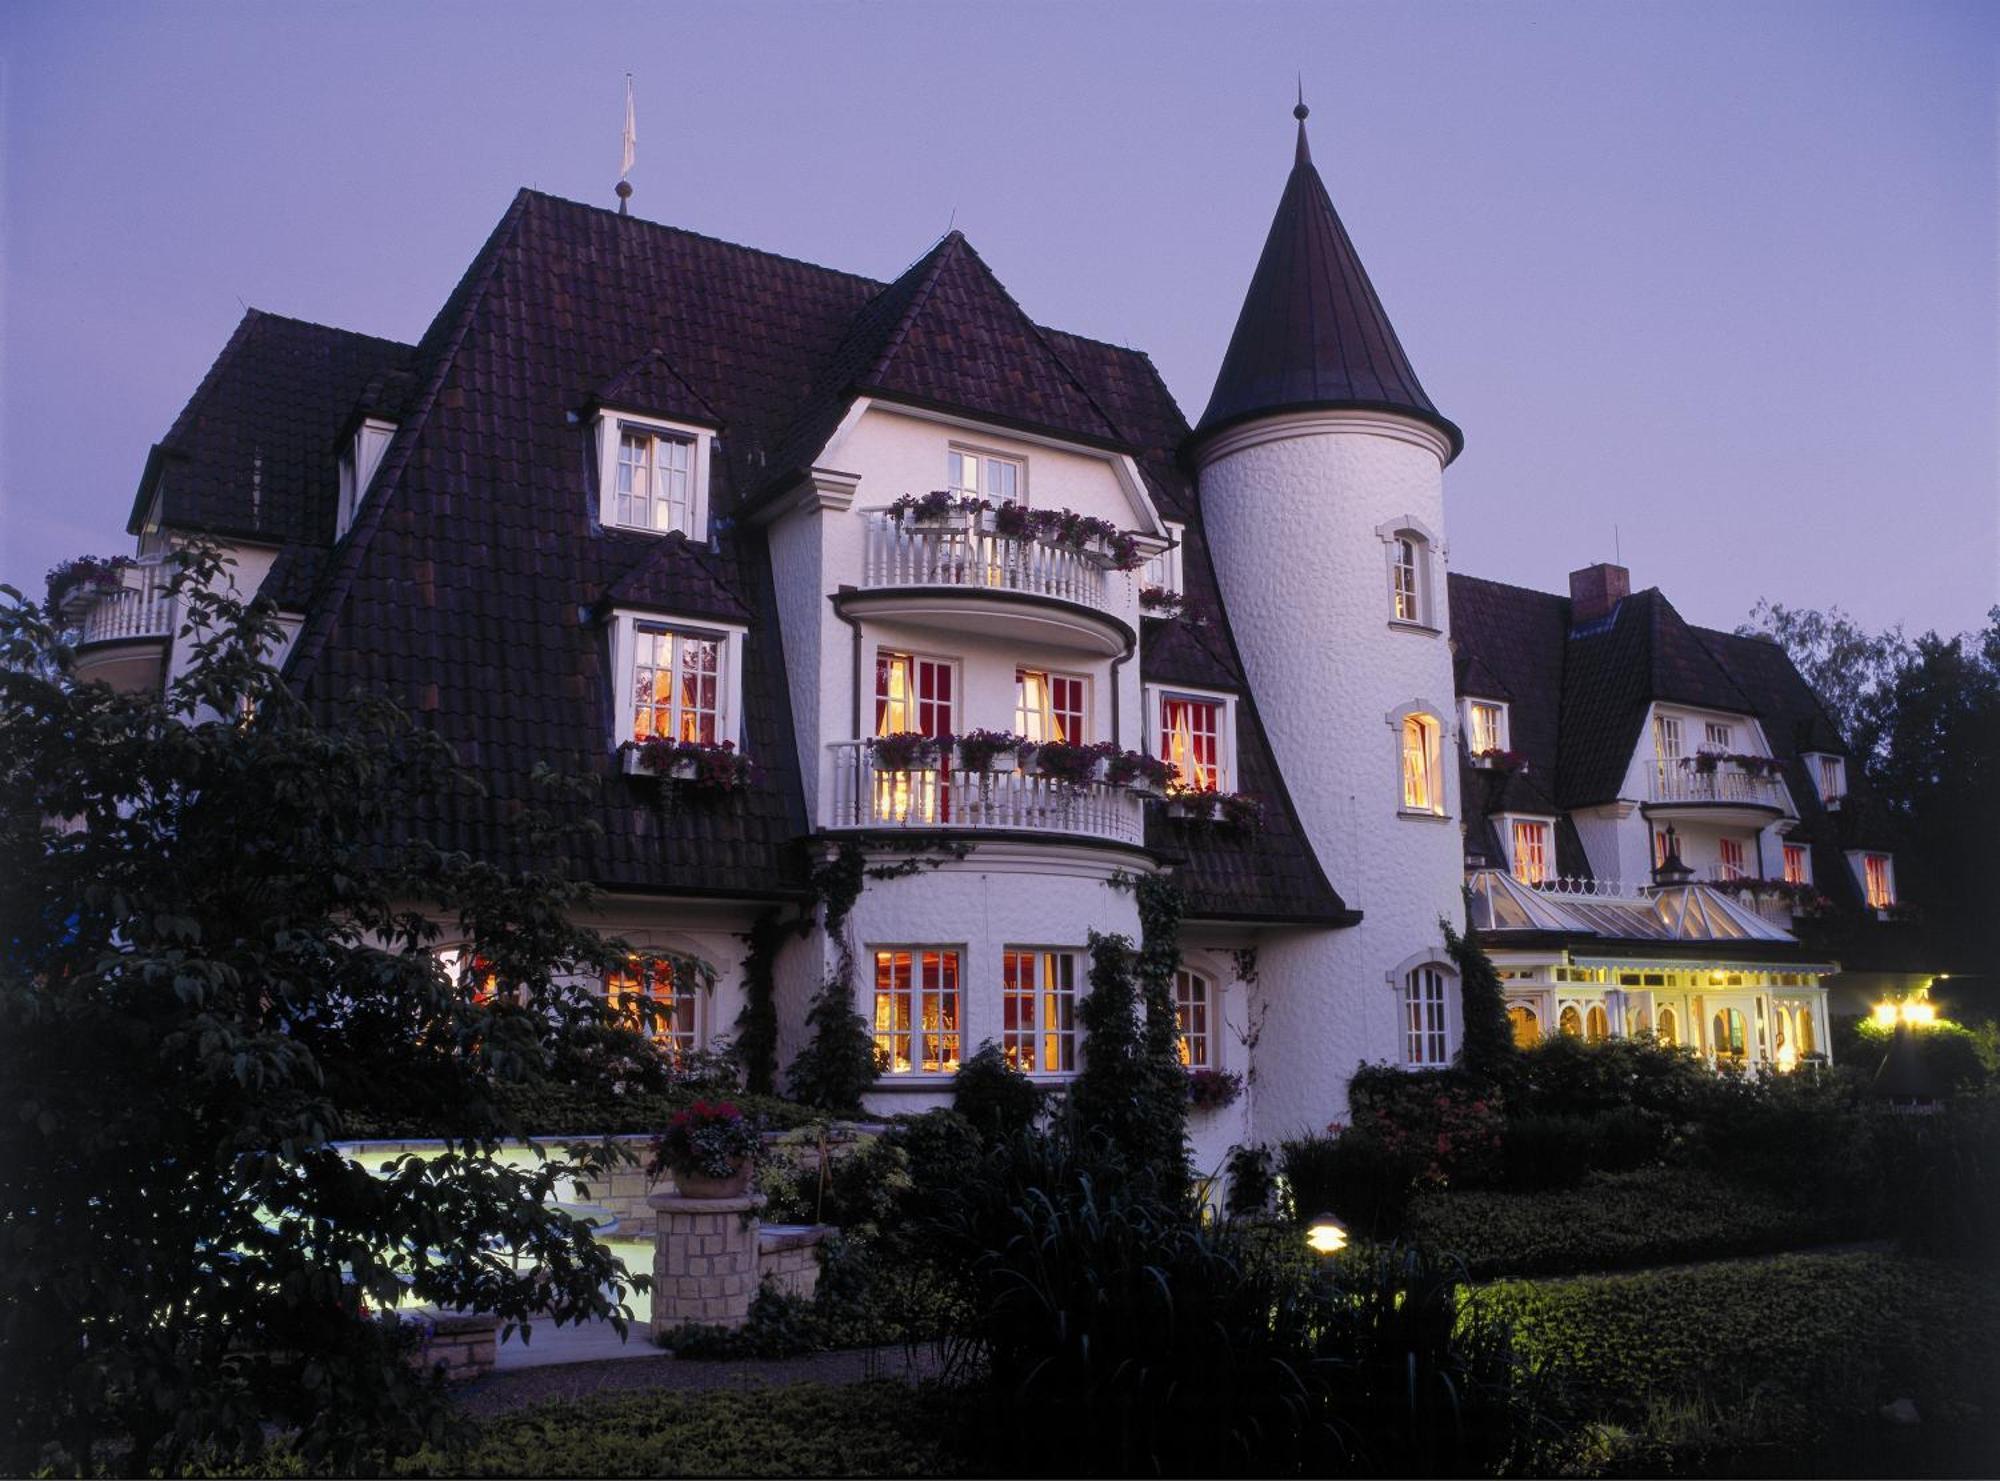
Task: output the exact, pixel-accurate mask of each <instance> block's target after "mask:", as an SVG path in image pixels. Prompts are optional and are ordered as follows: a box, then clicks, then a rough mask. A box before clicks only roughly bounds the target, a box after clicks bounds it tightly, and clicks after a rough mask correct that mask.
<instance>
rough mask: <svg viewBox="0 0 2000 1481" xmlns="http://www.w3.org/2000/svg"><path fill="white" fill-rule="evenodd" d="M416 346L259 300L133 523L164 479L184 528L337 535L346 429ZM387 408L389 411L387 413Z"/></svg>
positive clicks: (165, 441)
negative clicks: (339, 448) (267, 307)
mask: <svg viewBox="0 0 2000 1481" xmlns="http://www.w3.org/2000/svg"><path fill="white" fill-rule="evenodd" d="M410 354H411V349H410V347H409V346H408V345H404V344H398V343H396V342H395V341H394V340H387V339H376V338H374V337H373V336H371V335H366V334H353V333H350V332H349V331H348V330H345V329H329V328H328V327H326V326H325V325H323V324H308V323H305V322H304V321H303V320H299V319H287V318H284V317H283V316H281V315H278V314H267V313H265V312H263V311H262V310H261V309H250V310H248V311H246V312H245V313H244V315H243V318H242V320H241V322H239V323H238V324H237V326H236V332H235V333H234V334H233V335H232V336H231V337H230V340H229V343H228V344H226V345H224V346H223V349H222V353H221V354H220V355H218V356H216V359H215V364H214V365H213V366H211V367H210V368H209V372H208V374H207V375H206V376H204V377H203V378H202V382H201V384H200V385H199V386H198V387H196V388H195V393H194V395H193V396H192V397H191V398H190V399H189V401H188V404H187V406H186V408H185V409H184V410H183V411H182V412H181V414H180V416H179V417H178V418H176V419H175V421H174V424H173V426H172V427H171V428H170V429H169V430H168V432H167V435H166V436H165V437H164V438H162V439H161V440H160V443H159V446H158V447H157V448H155V449H154V456H153V457H152V458H151V459H150V460H148V463H147V468H146V476H145V477H144V478H143V479H142V480H141V482H140V486H139V491H138V494H137V496H136V497H135V499H134V501H133V506H132V517H131V519H130V521H129V522H128V525H127V528H128V529H130V530H131V531H132V532H134V533H137V531H138V529H139V524H140V521H142V520H143V519H144V518H145V516H146V507H147V505H148V504H149V503H150V502H151V500H152V496H153V493H154V490H155V488H156V487H158V488H159V490H160V491H161V493H162V498H163V513H164V518H165V521H166V522H167V523H169V524H171V525H173V526H174V527H175V528H176V529H181V530H201V531H206V532H209V533H212V534H218V535H234V536H239V537H244V538H248V539H253V540H263V541H268V542H270V543H272V544H286V543H290V542H294V541H305V542H308V543H313V544H325V543H327V542H328V541H330V540H332V538H333V519H334V503H335V500H336V499H337V498H338V495H339V478H338V464H337V462H336V450H335V447H334V443H335V439H336V437H337V436H338V434H339V433H340V431H341V430H342V428H343V426H344V425H346V424H347V423H348V422H349V421H350V420H351V414H352V413H353V412H354V410H355V408H356V407H357V406H358V405H360V403H361V402H362V400H363V397H364V394H365V393H369V392H371V391H372V392H373V393H374V394H375V395H377V396H378V397H379V396H381V395H383V394H384V392H385V389H386V388H389V387H390V386H391V385H392V381H393V378H394V376H395V374H396V372H397V371H398V370H399V369H400V368H401V367H402V366H403V365H404V363H405V362H406V361H407V360H408V359H409V357H410ZM377 414H380V413H377Z"/></svg>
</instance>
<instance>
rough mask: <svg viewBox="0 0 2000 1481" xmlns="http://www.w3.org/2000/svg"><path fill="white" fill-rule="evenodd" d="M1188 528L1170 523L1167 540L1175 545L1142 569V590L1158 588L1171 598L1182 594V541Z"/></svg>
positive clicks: (1140, 576)
mask: <svg viewBox="0 0 2000 1481" xmlns="http://www.w3.org/2000/svg"><path fill="white" fill-rule="evenodd" d="M1186 528H1187V527H1186V526H1185V525H1177V524H1174V523H1172V522H1171V521H1169V522H1168V524H1167V538H1168V539H1169V540H1171V541H1173V542H1174V543H1173V544H1172V545H1169V546H1168V547H1167V548H1166V549H1165V550H1163V551H1161V552H1160V553H1159V554H1158V555H1156V556H1154V557H1152V559H1150V560H1148V561H1147V562H1146V564H1145V565H1144V566H1143V567H1141V568H1140V572H1139V586H1140V589H1141V590H1145V589H1147V588H1151V587H1157V588H1158V589H1159V590H1160V591H1161V592H1163V593H1164V594H1165V595H1167V596H1170V597H1177V596H1180V595H1181V594H1182V590H1183V588H1182V584H1181V582H1182V577H1181V541H1182V539H1183V537H1184V535H1185V532H1186Z"/></svg>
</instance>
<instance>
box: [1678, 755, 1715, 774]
mask: <svg viewBox="0 0 2000 1481" xmlns="http://www.w3.org/2000/svg"><path fill="white" fill-rule="evenodd" d="M1721 764H1722V757H1721V755H1720V753H1718V752H1715V751H1701V752H1698V753H1696V754H1695V755H1693V756H1683V757H1681V770H1683V771H1687V770H1689V769H1692V770H1693V771H1694V773H1695V774H1696V775H1697V776H1714V775H1715V769H1716V767H1718V766H1720V765H1721Z"/></svg>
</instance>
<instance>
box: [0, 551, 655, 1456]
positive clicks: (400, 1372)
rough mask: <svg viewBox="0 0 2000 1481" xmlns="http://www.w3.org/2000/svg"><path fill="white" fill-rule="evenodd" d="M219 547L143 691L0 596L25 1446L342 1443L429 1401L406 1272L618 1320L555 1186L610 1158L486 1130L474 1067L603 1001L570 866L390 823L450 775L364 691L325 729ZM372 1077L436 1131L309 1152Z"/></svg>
mask: <svg viewBox="0 0 2000 1481" xmlns="http://www.w3.org/2000/svg"><path fill="white" fill-rule="evenodd" d="M221 565H222V563H221V562H220V561H219V560H218V558H217V556H216V555H215V553H214V552H213V551H212V550H207V549H196V550H192V551H189V552H185V553H184V554H183V556H182V566H183V570H182V573H181V575H180V576H179V578H178V579H177V581H176V583H175V585H176V590H177V593H178V595H179V597H180V599H181V601H182V603H183V608H184V611H185V612H186V614H187V624H186V626H185V627H184V629H183V632H182V640H183V642H185V643H186V644H188V645H189V651H190V654H191V664H190V666H189V668H188V669H187V671H186V673H185V674H184V675H183V676H182V677H180V678H178V679H176V680H175V681H174V682H173V683H172V685H171V686H170V688H169V689H168V691H167V693H166V694H165V695H164V696H161V695H159V694H118V693H114V692H112V691H111V690H110V689H108V688H106V687H105V686H103V685H100V684H78V683H74V682H72V681H70V680H68V679H66V678H63V677H60V675H61V674H62V672H63V670H64V665H65V661H66V659H67V652H66V650H65V649H64V648H63V646H62V642H61V638H60V636H59V635H58V634H57V633H56V632H55V631H54V630H53V629H52V628H51V627H50V626H49V624H48V623H47V621H46V619H45V618H43V616H42V615H41V614H40V613H38V612H37V611H36V610H35V609H34V608H33V607H32V606H30V605H29V604H27V603H25V602H24V601H22V599H21V597H20V594H19V593H18V592H15V591H13V589H12V588H0V848H4V858H5V860H6V865H5V868H6V873H7V879H8V888H7V890H6V891H5V892H4V898H0V1369H4V1371H5V1372H6V1373H7V1374H8V1394H7V1399H8V1402H7V1405H6V1411H7V1412H6V1417H5V1418H4V1419H0V1445H4V1446H5V1453H4V1454H0V1469H6V1470H8V1471H12V1472H15V1473H20V1472H23V1471H28V1470H33V1469H35V1468H37V1467H40V1466H45V1465H51V1464H54V1465H57V1466H60V1467H62V1468H66V1469H73V1470H76V1471H78V1472H83V1471H86V1470H93V1469H95V1468H96V1467H99V1466H101V1465H105V1464H107V1463H108V1464H111V1465H112V1466H114V1467H115V1468H116V1469H117V1470H119V1471H122V1472H128V1473H134V1474H146V1473H147V1471H148V1470H149V1469H150V1468H154V1467H160V1468H164V1469H166V1470H167V1471H168V1472H169V1473H171V1472H172V1471H173V1470H174V1469H176V1468H177V1467H178V1466H180V1465H181V1464H183V1463H184V1462H186V1461H187V1460H188V1459H189V1458H190V1457H195V1456H198V1455H200V1454H203V1453H208V1452H217V1451H219V1452H222V1453H225V1454H227V1453H237V1454H248V1453H253V1452H255V1451H256V1450H257V1449H258V1447H259V1446H260V1445H261V1443H262V1433H263V1431H262V1426H264V1425H266V1424H276V1425H278V1426H280V1427H282V1428H286V1429H290V1430H294V1431H296V1432H297V1438H298V1441H299V1443H300V1445H301V1446H302V1448H303V1449H304V1451H305V1452H306V1453H307V1455H308V1457H309V1458H311V1459H312V1460H314V1461H315V1462H324V1463H328V1464H332V1465H335V1466H339V1467H343V1468H350V1467H354V1466H357V1465H363V1464H368V1463H369V1458H370V1457H378V1458H379V1457H381V1456H383V1455H385V1454H387V1453H393V1452H394V1451H397V1450H399V1449H403V1448H407V1447H410V1446H413V1445H415V1444H417V1443H420V1442H421V1441H422V1440H424V1439H425V1438H429V1437H432V1436H434V1435H435V1434H436V1433H437V1431H438V1428H439V1426H440V1424H441V1422H442V1416H443V1413H444V1410H443V1406H442V1402H441V1392H440V1389H439V1386H438V1384H437V1383H436V1382H435V1381H434V1380H432V1379H431V1378H429V1377H427V1376H426V1375H425V1374H423V1373H422V1372H421V1371H420V1369H419V1368H418V1367H417V1366H414V1365H413V1364H412V1362H410V1361H408V1359H410V1358H412V1357H413V1356H417V1355H416V1354H413V1353H412V1351H411V1348H412V1345H413V1339H414V1332H415V1328H413V1327H410V1326H406V1325H405V1324H402V1323H399V1322H398V1320H397V1319H396V1317H395V1316H394V1314H393V1307H394V1306H395V1305H396V1303H397V1302H398V1300H399V1299H402V1298H405V1297H414V1298H416V1299H417V1300H421V1301H428V1302H435V1303H437V1304H439V1305H441V1306H443V1307H445V1308H448V1309H476V1310H479V1311H484V1312H493V1313H497V1314H499V1315H500V1316H501V1317H503V1318H504V1319H505V1320H506V1321H507V1322H509V1323H510V1324H511V1323H519V1324H521V1326H522V1328H523V1331H522V1333H521V1336H522V1340H526V1337H527V1335H528V1334H527V1331H526V1327H527V1324H528V1323H530V1322H531V1321H539V1320H543V1319H552V1320H554V1321H557V1322H565V1321H571V1320H576V1319H581V1318H584V1317H600V1316H611V1317H614V1318H617V1317H620V1316H622V1315H623V1314H624V1312H625V1308H624V1307H623V1305H622V1298H623V1296H624V1293H625V1290H626V1289H627V1285H628V1279H627V1276H626V1274H625V1271H624V1268H623V1267H622V1265H620V1264H619V1262H618V1261H617V1260H615V1259H614V1258H613V1257H612V1256H611V1255H610V1253H609V1252H608V1251H607V1250H606V1249H605V1248H604V1247H603V1246H601V1245H599V1244H598V1243H596V1242H595V1241H594V1240H593V1239H592V1238H591V1235H590V1232H589V1229H588V1227H587V1226H586V1225H584V1224H583V1223H581V1222H580V1221H578V1220H577V1219H575V1218H573V1217H571V1216H570V1215H568V1214H566V1213H564V1212H562V1211H561V1210H560V1209H558V1208H557V1207H555V1206H554V1204H553V1203H552V1202H550V1201H549V1199H550V1195H551V1194H554V1193H556V1192H558V1190H562V1191H564V1192H569V1191H570V1190H572V1189H575V1188H576V1187H577V1185H578V1182H579V1180H581V1182H582V1185H583V1187H584V1189H585V1192H586V1195H587V1188H588V1185H589V1183H590V1182H591V1181H592V1180H593V1179H594V1178H595V1177H596V1176H597V1175H598V1174H599V1173H600V1172H601V1171H602V1169H603V1167H604V1165H605V1162H606V1160H607V1159H608V1158H609V1157H611V1156H612V1155H613V1153H612V1150H611V1149H610V1148H609V1147H608V1146H605V1147H599V1148H597V1149H594V1150H593V1149H587V1148H579V1149H574V1150H573V1151H571V1152H566V1153H560V1154H552V1155H548V1156H547V1157H546V1159H545V1160H542V1161H540V1162H538V1163H537V1164H536V1165H535V1166H532V1167H520V1166H516V1165H512V1164H510V1163H508V1162H505V1161H503V1160H501V1158H500V1156H499V1155H498V1153H499V1142H500V1140H501V1139H502V1138H504V1137H507V1136H509V1135H511V1134H514V1133H516V1132H519V1131H521V1130H523V1128H520V1127H517V1126H515V1125H513V1124H511V1122H510V1119H509V1117H510V1113H509V1112H508V1111H507V1110H506V1098H505V1097H503V1096H500V1095H497V1094H496V1092H497V1091H499V1089H500V1088H501V1087H503V1086H509V1085H531V1084H533V1083H535V1082H536V1081H538V1080H539V1079H541V1078H543V1077H544V1076H545V1075H546V1073H547V1070H548V1067H549V1065H550V1064H551V1063H552V1062H553V1060H554V1057H555V1053H556V1048H557V1046H558V1045H559V1044H560V1043H561V1042H562V1041H563V1039H564V1037H565V1036H566V1035H567V1034H569V1033H570V1032H571V1031H572V1030H576V1029H580V1028H583V1027H587V1026H592V1025H598V1024H601V1023H603V1022H604V1021H605V1009H604V1008H603V1006H602V1004H601V1003H600V1002H599V1000H598V999H597V997H596V995H595V993H594V992H592V991H591V990H590V987H589V986H588V985H587V984H588V983H590V982H592V981H594V980H595V978H596V975H597V973H598V971H599V970H600V969H601V967H602V966H603V964H604V962H605V961H606V960H607V957H608V956H609V954H610V953H611V952H612V951H615V950H616V949H617V948H616V946H615V944H614V943H606V942H602V941H600V940H599V939H598V938H597V937H596V936H595V935H594V934H592V933H590V932H589V931H586V930H583V929H580V928H578V927H576V926H573V925H572V924H571V920H572V918H573V914H574V912H575V911H576V909H577V907H578V906H579V905H582V904H584V903H585V902H586V899H587V891H586V890H585V889H584V888H582V887H581V886H578V885H576V884H574V883H572V882H570V881H568V880H566V879H565V878H563V876H562V875H561V873H560V871H559V870H557V869H556V868H555V867H554V866H553V865H551V866H550V867H549V868H548V869H547V870H546V871H544V872H539V873H518V874H509V873H505V872H502V871H500V870H498V869H496V868H494V867H491V866H489V865H487V864H484V863H481V862H480V861H478V860H475V859H471V858H468V857H466V856H465V855H463V854H454V853H448V852H444V851H442V850H439V849H438V848H436V847H434V846H433V845H431V844H430V843H428V842H427V841H425V840H424V839H423V838H421V837H418V836H415V834H414V833H413V832H411V831H410V830H408V829H407V827H406V826H405V825H406V820H407V819H408V818H410V817H412V816H415V815H420V814H421V813H422V812H423V811H424V810H425V809H427V808H430V807H432V806H433V805H434V804H436V803H437V802H438V801H439V800H440V799H443V798H448V797H449V796H451V795H452V794H453V793H456V792H462V791H464V790H466V789H470V788H473V787H475V786H476V783H474V782H473V780H472V779H471V778H470V777H469V776H468V775H467V774H466V773H464V772H462V771H461V770H460V769H459V768H458V767H457V765H456V763H455V761H454V759H453V757H452V755H451V753H450V750H449V748H448V747H446V746H445V745H444V744H443V743H442V742H441V741H440V740H438V739H437V738H436V737H435V736H433V735H431V734H430V733H428V732H426V731H424V730H421V729H419V728H417V727H415V726H414V725H413V724H411V723H410V721H408V720H407V719H406V718H405V717H404V716H403V715H402V714H401V713H399V712H398V711H397V710H396V709H394V708H393V707H392V706H390V705H388V704H386V703H376V702H368V701H364V700H361V699H359V698H357V699H356V700H355V701H354V703H353V704H352V706H351V707H350V709H349V711H348V713H349V714H350V716H351V718H350V719H349V720H347V721H345V722H343V723H339V724H329V723H321V722H320V721H318V720H316V719H315V718H314V716H313V715H312V713H311V712H310V711H309V710H308V709H307V708H306V707H305V706H304V705H303V704H302V703H301V702H300V701H299V700H298V699H297V698H295V697H294V696H293V695H292V694H291V693H290V692H288V690H287V689H286V687H285V685H284V683H283V682H282V680H281V679H280V677H279V676H278V674H277V673H276V672H275V671H274V670H273V669H271V668H270V667H269V666H268V665H267V664H265V663H264V662H263V661H262V659H261V657H260V655H261V654H262V653H265V652H268V651H271V645H272V643H273V642H274V640H275V638H276V636H277V629H276V624H275V621H274V618H273V613H272V611H271V609H270V608H269V607H268V606H267V605H265V604H263V603H261V602H258V603H252V604H249V605H247V606H246V605H245V604H243V603H240V602H238V601H236V600H235V599H233V598H230V597H225V596H222V595H219V594H217V592H216V590H215V588H216V586H217V585H218V584H219V582H218V578H219V577H220V576H221V574H222V573H221ZM52 676H53V677H52ZM523 826H525V827H528V828H530V829H531V830H537V832H536V836H537V837H539V838H541V839H542V840H543V841H544V842H546V836H545V835H543V834H541V833H540V832H539V830H540V829H541V828H542V827H543V826H545V825H544V824H543V820H542V819H541V818H540V817H539V816H537V815H534V814H532V813H531V814H530V815H529V816H528V817H527V818H526V819H524V820H523ZM545 852H547V851H545ZM447 932H448V934H447ZM446 941H449V942H453V943H464V946H463V948H462V954H461V956H460V958H459V959H460V960H461V961H464V962H466V963H468V964H474V965H472V967H471V969H470V970H464V971H460V972H457V973H454V972H452V971H450V970H448V967H447V963H446V961H445V960H443V959H442V958H441V957H440V954H439V951H438V949H437V948H438V947H439V945H440V944H441V943H443V942H446ZM496 989H497V990H496ZM384 1084H389V1085H396V1086H399V1087H401V1088H402V1091H403V1094H404V1095H405V1096H407V1097H411V1098H414V1099H418V1100H421V1101H423V1102H427V1103H428V1105H427V1112H428V1114H429V1115H430V1116H432V1117H433V1118H434V1119H435V1120H436V1121H437V1122H438V1123H439V1124H440V1125H441V1126H442V1127H443V1128H444V1130H445V1131H446V1133H447V1135H446V1139H445V1143H444V1148H443V1151H442V1153H441V1154H440V1155H438V1156H436V1157H434V1158H431V1159H428V1160H420V1159H418V1158H415V1157H402V1158H398V1159H396V1160H395V1161H394V1162H393V1163H390V1164H389V1165H388V1166H387V1167H386V1169H384V1170H381V1171H380V1172H379V1174H378V1172H376V1171H371V1170H369V1169H365V1168H363V1167H362V1166H361V1165H360V1164H359V1163H358V1162H357V1161H355V1160H354V1159H352V1158H350V1157H349V1156H347V1155H345V1154H344V1153H343V1152H342V1151H341V1150H340V1148H339V1147H338V1146H337V1145H335V1143H336V1141H337V1139H338V1138H339V1137H340V1136H341V1134H342V1127H343V1121H342V1115H343V1101H344V1100H346V1099H348V1098H349V1097H351V1096H353V1095H356V1094H359V1093H361V1092H362V1091H363V1090H365V1089H366V1088H367V1087H370V1086H379V1085H384Z"/></svg>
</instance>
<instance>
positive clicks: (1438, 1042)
mask: <svg viewBox="0 0 2000 1481" xmlns="http://www.w3.org/2000/svg"><path fill="white" fill-rule="evenodd" d="M1448 1057H1449V1055H1448V1053H1447V1049H1446V1044H1445V1017H1444V973H1443V972H1442V971H1440V970H1439V969H1438V968H1436V967H1418V968H1417V969H1416V970H1415V971H1413V972H1411V973H1410V974H1409V975H1408V976H1406V977H1405V978H1404V979H1403V1059H1404V1061H1405V1062H1406V1063H1408V1064H1413V1065H1426V1066H1428V1065H1441V1064H1443V1063H1444V1062H1445V1061H1446V1059H1447V1058H1448Z"/></svg>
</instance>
